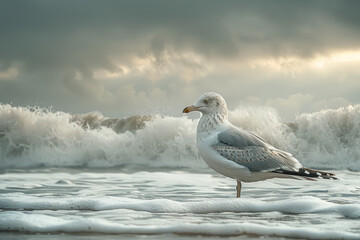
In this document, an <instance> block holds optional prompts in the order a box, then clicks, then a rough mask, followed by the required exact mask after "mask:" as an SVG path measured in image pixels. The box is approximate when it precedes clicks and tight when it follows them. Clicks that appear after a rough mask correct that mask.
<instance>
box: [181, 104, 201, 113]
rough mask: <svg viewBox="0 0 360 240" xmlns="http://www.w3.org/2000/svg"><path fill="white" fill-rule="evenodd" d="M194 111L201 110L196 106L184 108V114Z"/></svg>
mask: <svg viewBox="0 0 360 240" xmlns="http://www.w3.org/2000/svg"><path fill="white" fill-rule="evenodd" d="M192 111H199V108H198V107H195V106H194V105H191V106H188V107H186V108H184V110H183V113H189V112H192Z"/></svg>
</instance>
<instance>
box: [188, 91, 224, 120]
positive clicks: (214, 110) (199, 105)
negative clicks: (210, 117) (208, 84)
mask: <svg viewBox="0 0 360 240" xmlns="http://www.w3.org/2000/svg"><path fill="white" fill-rule="evenodd" d="M192 111H199V112H201V113H202V114H204V115H207V114H217V115H222V116H226V117H227V106H226V102H225V100H224V98H223V97H222V96H221V95H220V94H218V93H214V92H208V93H205V94H203V95H201V96H200V97H199V99H198V100H196V102H195V103H194V105H191V106H188V107H186V108H185V109H184V110H183V113H189V112H192Z"/></svg>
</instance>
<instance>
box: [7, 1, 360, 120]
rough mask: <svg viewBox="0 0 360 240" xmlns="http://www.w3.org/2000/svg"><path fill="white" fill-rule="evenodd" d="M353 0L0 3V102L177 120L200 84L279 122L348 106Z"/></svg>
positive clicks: (352, 96)
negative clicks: (264, 109)
mask: <svg viewBox="0 0 360 240" xmlns="http://www.w3.org/2000/svg"><path fill="white" fill-rule="evenodd" d="M359 9H360V1H357V0H353V1H351V0H342V1H340V0H338V1H334V0H322V1H320V0H318V1H317V0H309V1H307V0H301V1H297V0H296V1H295V0H254V1H251V0H249V1H211V0H195V1H169V0H155V1H153V0H152V1H148V0H144V1H137V0H129V1H108V0H105V1H91V0H86V1H77V0H71V1H70V0H69V1H66V0H65V1H51V0H48V1H43V0H42V1H36V0H32V1H10V0H9V1H2V2H1V8H0V102H2V103H11V104H13V105H21V106H27V105H30V106H35V105H36V106H41V107H49V106H52V107H53V109H55V110H61V111H65V112H71V113H86V112H89V111H95V110H96V111H100V112H102V113H103V114H104V115H106V116H111V117H115V116H119V117H120V116H127V115H131V114H138V113H147V114H151V113H155V112H156V113H161V114H166V115H176V116H180V115H181V113H180V112H181V110H182V109H183V107H184V106H186V105H189V104H191V103H193V102H194V101H195V100H196V98H197V97H198V96H199V95H200V94H202V93H204V92H207V91H216V92H219V93H220V94H222V95H223V96H224V97H225V99H226V100H227V102H228V105H229V108H230V109H234V108H235V107H237V106H240V105H261V106H270V107H273V108H275V109H277V110H278V112H279V114H280V115H281V116H282V117H283V118H284V119H291V118H293V117H294V116H295V115H296V114H298V113H303V112H313V111H318V110H320V109H324V108H326V107H328V108H336V107H339V106H347V105H349V104H358V103H360V78H359V77H360V14H359Z"/></svg>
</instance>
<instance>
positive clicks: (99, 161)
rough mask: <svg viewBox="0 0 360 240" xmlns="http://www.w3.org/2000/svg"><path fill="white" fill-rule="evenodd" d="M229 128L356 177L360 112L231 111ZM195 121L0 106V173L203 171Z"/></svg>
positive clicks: (310, 162)
mask: <svg viewBox="0 0 360 240" xmlns="http://www.w3.org/2000/svg"><path fill="white" fill-rule="evenodd" d="M230 120H231V121H232V122H233V123H234V124H235V125H237V126H240V127H243V128H244V129H248V130H251V131H253V132H255V133H257V134H259V135H261V136H262V137H264V138H265V139H267V140H268V141H269V142H270V143H272V144H273V145H275V146H276V147H278V148H281V149H283V150H287V151H290V152H291V153H293V155H294V156H295V157H297V158H298V159H299V160H300V161H301V162H302V163H303V164H304V165H306V166H308V167H316V168H321V169H324V168H330V169H339V170H341V169H349V170H353V171H359V170H360V148H359V145H360V105H355V106H348V107H345V108H339V109H336V110H330V109H327V110H323V111H320V112H315V113H311V114H302V115H300V116H298V117H297V118H296V119H295V121H293V122H290V123H284V122H282V121H281V119H280V117H279V116H278V114H277V113H276V111H275V110H274V109H269V108H264V107H259V108H254V107H252V108H250V107H239V108H237V109H236V110H234V111H230ZM196 125H197V120H191V119H188V118H186V117H181V118H179V117H169V116H133V117H129V118H122V119H108V118H106V117H104V116H102V115H101V114H100V113H88V114H84V115H70V114H68V113H64V112H51V111H49V110H47V109H41V108H30V107H13V106H11V105H8V104H2V105H0V168H25V167H39V166H44V167H73V166H77V167H81V166H86V167H93V168H95V167H113V166H123V165H139V166H143V167H149V166H151V167H170V168H178V167H188V168H192V169H199V168H205V167H206V166H205V164H204V163H203V161H202V160H200V157H199V156H198V152H197V149H196V144H195V133H196Z"/></svg>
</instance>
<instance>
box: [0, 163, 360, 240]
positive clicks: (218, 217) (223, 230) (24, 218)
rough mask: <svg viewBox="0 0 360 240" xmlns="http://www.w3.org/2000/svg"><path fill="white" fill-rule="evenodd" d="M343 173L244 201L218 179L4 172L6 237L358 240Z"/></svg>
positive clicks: (354, 176)
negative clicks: (328, 178)
mask: <svg viewBox="0 0 360 240" xmlns="http://www.w3.org/2000/svg"><path fill="white" fill-rule="evenodd" d="M335 173H336V174H337V175H338V177H340V178H341V180H340V181H329V180H319V181H317V182H312V181H305V180H304V181H299V180H284V179H273V180H268V181H264V182H257V183H245V184H243V190H242V197H241V198H240V199H236V198H235V195H236V194H235V193H236V192H235V181H233V180H231V179H228V178H224V177H222V176H220V175H218V174H216V173H213V172H211V171H208V172H189V171H173V170H172V171H171V170H169V171H165V170H164V171H154V172H147V171H135V170H131V171H130V170H125V169H111V170H109V169H107V170H105V169H103V170H100V169H98V170H80V169H78V170H74V169H34V170H20V171H15V170H12V171H5V172H4V173H3V174H1V175H0V208H1V209H2V210H1V211H0V231H1V233H0V237H1V236H3V237H4V238H5V237H6V238H9V239H20V238H21V239H24V238H25V239H33V238H38V237H41V236H43V237H45V236H47V234H51V237H52V238H53V239H63V238H74V237H75V239H82V238H87V239H89V238H88V237H91V238H90V239H103V238H104V235H106V238H109V239H112V238H116V236H118V235H121V236H122V237H123V238H131V239H143V238H145V239H159V238H160V239H168V238H171V239H176V238H179V239H186V238H191V236H195V235H196V236H200V237H201V238H207V237H210V236H211V237H227V238H233V237H237V238H239V237H241V238H258V237H273V238H274V239H277V238H278V237H280V238H285V239H286V238H290V239H291V238H308V239H341V238H342V239H359V238H360V198H359V197H360V174H359V173H354V172H349V171H335ZM34 234H35V235H34ZM39 234H40V235H39ZM114 235H115V236H114Z"/></svg>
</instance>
